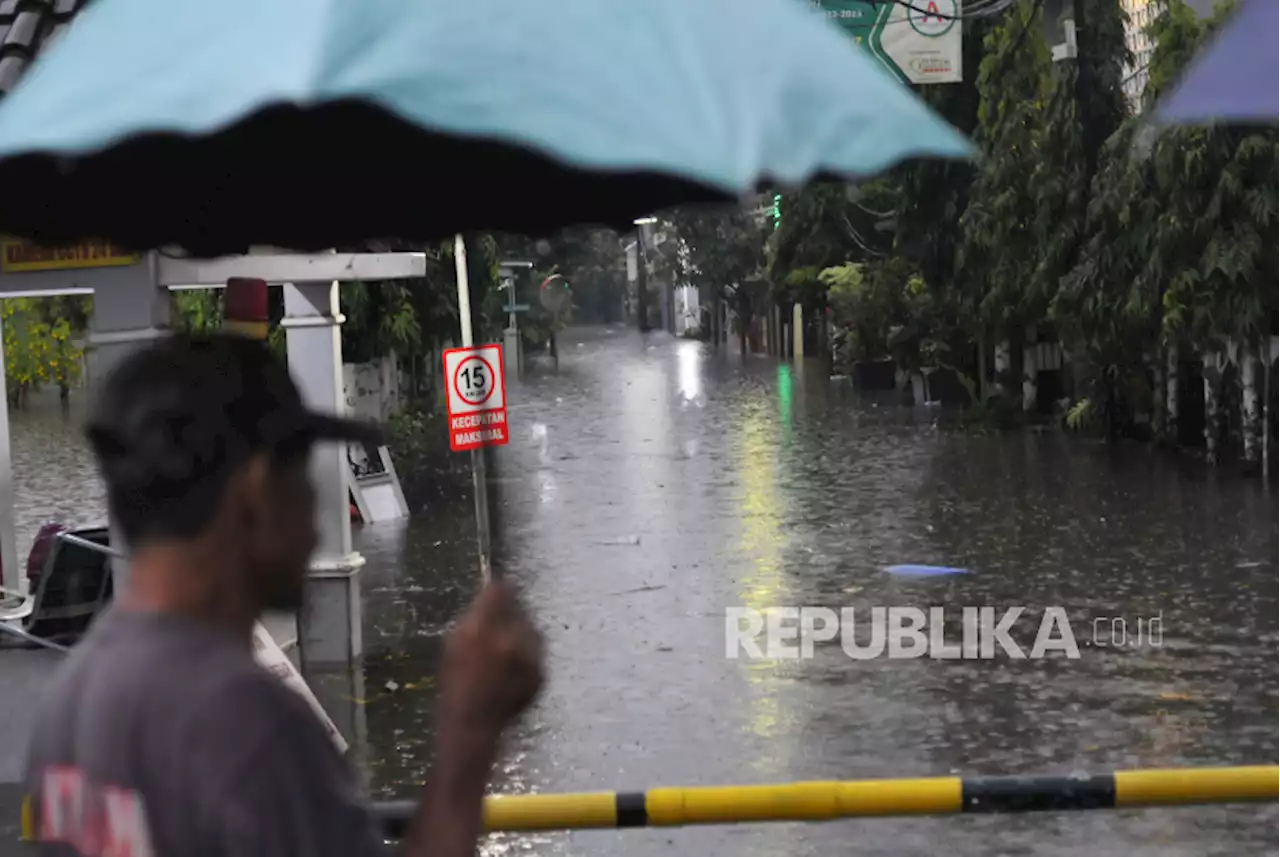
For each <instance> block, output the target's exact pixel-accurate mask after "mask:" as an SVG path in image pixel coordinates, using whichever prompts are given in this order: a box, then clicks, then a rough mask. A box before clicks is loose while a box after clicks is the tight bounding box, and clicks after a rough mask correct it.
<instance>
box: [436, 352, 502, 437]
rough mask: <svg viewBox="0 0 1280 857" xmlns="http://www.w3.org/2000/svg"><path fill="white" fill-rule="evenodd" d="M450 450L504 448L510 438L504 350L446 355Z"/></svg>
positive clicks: (446, 353)
mask: <svg viewBox="0 0 1280 857" xmlns="http://www.w3.org/2000/svg"><path fill="white" fill-rule="evenodd" d="M444 384H445V389H446V390H448V392H449V395H448V403H449V448H450V449H452V450H453V451H454V452H464V451H466V450H468V449H479V448H480V447H482V446H502V445H503V444H505V443H506V442H507V440H508V434H507V390H506V383H505V381H504V379H503V376H502V347H501V346H499V345H480V346H477V347H474V348H450V349H448V350H447V351H445V352H444Z"/></svg>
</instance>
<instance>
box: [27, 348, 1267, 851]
mask: <svg viewBox="0 0 1280 857" xmlns="http://www.w3.org/2000/svg"><path fill="white" fill-rule="evenodd" d="M561 353H562V359H561V365H560V369H559V371H558V372H556V373H552V372H551V371H550V370H549V369H542V370H541V371H539V372H538V373H535V374H534V375H533V376H532V377H531V378H530V379H529V380H528V381H527V382H526V383H525V384H523V385H521V386H515V385H514V384H513V382H512V381H511V380H509V381H508V389H509V392H508V398H509V401H510V420H511V425H512V441H511V445H510V446H509V447H508V448H506V449H505V450H502V453H501V455H500V456H499V469H500V473H499V483H498V484H499V486H500V491H501V498H502V502H503V508H504V521H503V528H504V531H503V538H504V553H505V554H506V555H507V556H509V557H510V558H511V563H510V566H509V571H510V573H511V575H512V577H513V578H514V579H516V580H518V581H519V584H520V586H521V587H522V588H523V589H524V590H525V592H526V593H527V597H528V599H529V603H530V606H531V608H532V610H533V611H534V613H535V615H536V616H537V619H538V621H539V623H540V624H541V626H542V627H543V629H544V631H545V633H546V635H547V643H548V650H549V683H548V686H547V689H546V692H545V694H544V696H543V698H542V700H541V702H540V703H539V705H538V706H537V708H536V709H535V711H533V712H532V713H531V715H530V716H529V717H528V718H527V720H526V721H525V722H524V724H523V725H522V727H521V728H520V730H519V732H518V734H516V735H514V736H513V738H512V741H511V746H510V748H509V753H508V758H507V761H506V763H505V766H504V768H503V771H502V773H501V775H500V777H499V781H498V782H497V784H496V786H495V788H496V789H497V790H500V791H513V792H514V791H575V790H614V789H617V790H636V789H645V788H650V787H655V786H679V785H712V784H732V783H750V782H761V783H764V782H781V781H788V780H798V779H855V778H867V777H908V776H931V775H947V774H952V773H962V774H1006V773H1007V774H1016V773H1065V772H1071V771H1076V770H1083V769H1088V770H1093V771H1098V772H1103V771H1107V770H1111V769H1115V768H1133V767H1167V766H1177V765H1209V764H1214V765H1229V764H1274V763H1275V761H1276V758H1277V697H1276V687H1277V665H1276V664H1277V662H1276V651H1277V583H1276V581H1277V568H1276V564H1275V562H1276V555H1277V528H1276V520H1277V504H1276V500H1275V498H1274V497H1273V496H1271V495H1269V494H1268V493H1267V492H1266V491H1265V490H1264V489H1263V488H1262V487H1261V486H1260V485H1258V484H1255V483H1254V482H1251V481H1247V480H1244V479H1239V478H1236V477H1233V476H1231V475H1228V474H1223V473H1218V472H1214V471H1211V470H1204V469H1201V468H1199V467H1197V466H1192V465H1190V464H1188V463H1179V462H1175V461H1173V460H1171V459H1170V458H1169V457H1167V456H1165V455H1163V454H1158V453H1153V452H1150V451H1148V450H1147V449H1146V448H1144V447H1139V446H1121V447H1115V448H1108V447H1106V446H1103V445H1100V444H1096V443H1093V442H1091V441H1083V440H1078V439H1072V438H1069V437H1067V436H1065V435H1064V434H1062V433H1060V432H1056V431H1050V432H1043V433H1037V432H1025V433H1014V434H1008V435H996V434H986V435H984V434H974V433H960V432H956V431H949V430H947V429H946V428H945V426H938V425H936V423H937V421H938V420H939V419H942V418H943V417H940V415H939V413H938V412H937V411H936V410H933V409H924V408H920V409H911V408H903V407H898V406H892V405H889V404H886V403H881V404H879V405H877V404H875V403H871V402H866V401H860V400H859V399H857V397H856V396H855V395H854V394H853V393H852V391H851V390H849V389H848V388H847V387H845V386H842V385H841V384H838V383H835V382H832V381H830V380H829V379H828V378H827V376H826V373H825V372H824V371H820V369H819V365H818V363H817V362H811V363H810V364H809V365H806V366H804V367H802V368H800V369H799V370H797V369H796V368H794V367H788V366H785V365H784V366H779V365H778V364H777V362H776V361H774V360H772V359H769V358H765V357H751V358H746V360H745V361H744V360H743V359H741V358H739V357H738V356H737V355H736V354H735V353H732V349H731V353H730V355H729V356H725V355H724V354H723V353H721V354H716V353H715V352H713V351H712V350H711V349H710V347H709V346H706V345H703V344H700V343H696V342H686V341H680V340H675V339H671V338H669V337H666V336H663V335H661V334H654V335H651V336H650V337H649V338H648V339H647V340H645V339H642V338H641V336H640V335H639V334H637V333H635V332H633V331H630V330H627V329H623V328H620V327H618V328H613V329H603V328H595V329H581V330H571V331H569V332H568V333H567V334H565V336H564V344H562V346H561ZM12 420H13V444H14V456H15V473H16V478H17V482H18V501H19V508H18V523H19V532H20V537H21V548H20V553H21V554H22V555H24V556H25V553H26V551H27V549H28V547H29V545H30V541H31V538H32V536H34V534H35V531H36V529H37V528H38V527H39V524H40V523H41V522H42V521H44V520H48V519H51V518H58V519H62V520H65V521H69V522H73V523H95V522H97V521H100V520H102V519H103V513H102V496H101V494H102V492H101V489H100V487H99V485H98V483H97V480H96V478H94V474H93V471H92V467H91V463H90V461H89V459H88V455H87V453H86V451H85V450H84V447H83V444H82V443H81V442H80V441H79V439H78V434H77V431H78V429H77V428H76V425H77V422H78V419H77V410H76V406H73V408H72V409H71V412H70V413H69V414H65V415H64V414H63V413H62V412H61V411H60V410H59V409H58V408H57V407H56V403H55V404H53V405H52V406H48V407H46V406H45V404H44V403H41V404H40V405H39V406H38V407H36V408H35V409H33V410H32V411H31V412H29V413H15V414H14V415H13V417H12ZM442 430H443V427H442ZM356 538H357V545H358V548H359V549H360V550H361V551H362V552H363V553H364V554H365V556H366V557H367V558H368V560H369V565H368V566H367V567H366V571H365V573H364V585H365V592H366V601H365V635H366V648H367V664H366V667H365V673H366V687H367V689H368V694H367V699H366V710H367V719H368V728H369V742H370V748H369V754H370V757H371V760H372V763H371V765H372V781H373V786H374V791H375V794H376V795H377V796H378V797H410V796H414V795H416V793H417V786H418V784H419V783H420V782H421V781H422V779H423V778H424V776H425V773H426V772H427V770H428V768H429V765H430V745H431V738H430V733H431V716H430V706H431V701H432V697H433V694H434V688H433V682H432V680H431V675H432V674H433V673H434V670H435V663H436V659H437V657H438V652H439V644H440V640H441V635H442V633H443V631H444V630H445V628H446V626H447V623H448V621H449V620H450V619H451V618H452V617H453V616H455V615H456V614H457V612H458V611H459V610H460V609H461V608H462V607H463V606H464V605H465V603H466V601H467V600H468V599H469V597H470V595H471V594H472V592H473V591H474V589H475V586H476V582H477V581H476V579H475V575H476V571H475V569H476V563H475V559H474V521H473V507H472V505H471V500H470V498H469V497H467V496H459V497H455V498H454V499H453V500H452V501H451V502H438V501H436V502H432V503H429V504H427V507H426V508H425V509H421V510H416V512H415V517H414V518H413V519H412V520H411V521H410V522H408V524H407V525H390V526H379V527H366V528H364V529H362V530H359V531H357V536H356ZM902 563H928V564H936V565H945V566H958V567H961V568H964V569H967V570H969V573H968V574H964V575H958V576H949V577H932V578H916V579H911V578H902V577H895V576H891V575H888V574H886V573H884V571H883V570H882V569H883V568H884V567H885V566H891V565H895V564H902ZM966 605H971V606H980V605H985V606H993V607H995V610H996V614H997V615H999V614H1000V613H1001V612H1002V611H1003V610H1004V609H1006V608H1009V607H1015V606H1022V607H1025V608H1026V614H1027V618H1026V619H1025V620H1024V621H1022V622H1020V623H1019V624H1018V625H1017V626H1016V629H1015V631H1013V632H1012V633H1011V636H1012V637H1013V638H1014V639H1015V640H1017V641H1018V642H1019V643H1020V644H1022V645H1023V648H1024V650H1027V649H1029V648H1030V645H1031V643H1032V641H1033V640H1034V639H1035V636H1036V631H1037V628H1038V626H1039V621H1040V615H1041V613H1042V611H1043V610H1044V609H1045V608H1046V607H1062V608H1064V609H1065V610H1066V612H1067V614H1068V615H1069V616H1070V617H1071V620H1072V624H1071V627H1072V629H1073V630H1074V631H1075V634H1076V641H1077V643H1078V644H1079V647H1080V657H1079V658H1078V659H1067V658H1065V657H1064V656H1062V655H1061V654H1051V655H1049V656H1048V657H1047V658H1046V659H1041V660H1034V659H1021V660H1019V659H1013V658H1009V657H1004V656H997V657H996V658H994V659H990V660H935V659H930V658H920V659H912V660H893V659H888V658H883V657H882V658H876V659H872V660H855V659H852V658H850V657H848V656H847V655H846V654H845V653H844V652H843V651H842V649H841V647H840V645H839V644H838V642H834V641H833V642H832V643H830V644H826V645H820V646H819V647H818V648H817V650H816V653H815V656H814V657H813V658H812V659H807V660H777V661H767V660H752V659H748V658H746V657H741V658H739V659H730V658H728V657H726V645H725V639H726V630H725V615H726V610H727V609H729V608H733V607H755V608H765V607H769V606H827V607H833V608H840V607H851V608H854V609H855V610H857V611H860V612H859V613H858V614H857V615H858V616H859V617H862V616H869V615H870V612H869V611H870V609H871V608H872V607H895V606H897V607H921V608H924V609H926V610H927V609H928V608H930V607H946V608H948V620H949V624H950V620H951V619H952V618H954V620H955V623H956V625H957V627H958V624H959V616H960V609H961V608H962V607H963V606H966ZM951 611H954V612H951ZM1157 618H1158V619H1159V627H1160V629H1161V637H1160V639H1159V641H1158V642H1159V644H1158V645H1155V644H1153V643H1152V641H1149V640H1145V639H1144V640H1138V639H1136V638H1137V635H1138V633H1139V629H1140V628H1147V629H1149V628H1150V627H1151V626H1150V620H1152V619H1157ZM1095 628H1102V629H1103V631H1104V633H1103V634H1102V635H1101V636H1099V637H1093V634H1092V629H1095ZM1113 628H1121V629H1123V630H1122V631H1121V633H1120V636H1118V637H1117V636H1115V634H1114V632H1113V630H1112V629H1113ZM949 639H955V640H958V639H959V637H958V634H957V635H956V636H954V637H949ZM1276 840H1277V811H1276V808H1275V807H1268V806H1262V807H1207V808H1205V807H1201V808H1191V809H1186V810H1163V809H1161V810H1150V811H1143V812H1135V811H1125V812H1094V813H1087V814H1086V813H1077V814H1053V815H1051V814H1045V815H1029V816H1013V817H994V816H985V817H972V816H965V817H950V818H925V819H886V820H869V821H844V822H834V823H830V824H821V825H819V824H813V825H756V826H737V827H719V828H701V829H679V830H669V831H664V830H658V829H646V830H624V831H596V832H583V833H574V834H567V833H566V834H560V833H556V834H547V835H540V836H522V837H495V838H493V839H491V840H490V841H489V843H488V845H487V846H486V853H489V854H508V853H510V854H519V853H530V854H539V855H584V857H586V856H587V855H590V856H591V857H595V856H596V855H600V857H603V855H619V857H621V855H628V857H630V855H666V854H703V855H714V857H756V855H759V856H760V857H764V855H786V857H807V855H823V857H831V855H836V854H856V855H936V854H943V853H946V854H949V855H957V857H959V855H965V857H967V855H993V854H999V855H1034V857H1056V855H1072V857H1077V855H1080V854H1102V855H1124V857H1145V855H1157V854H1159V855H1187V856H1188V857H1192V855H1195V857H1202V855H1218V854H1221V855H1232V857H1236V855H1253V854H1267V853H1270V854H1274V853H1276V844H1275V843H1276Z"/></svg>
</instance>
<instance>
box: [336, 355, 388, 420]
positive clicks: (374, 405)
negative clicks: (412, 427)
mask: <svg viewBox="0 0 1280 857" xmlns="http://www.w3.org/2000/svg"><path fill="white" fill-rule="evenodd" d="M342 392H343V394H344V396H345V397H346V401H347V411H348V413H350V414H351V415H353V416H356V417H360V418H361V419H366V420H373V421H375V422H380V423H382V422H386V421H387V419H389V418H390V417H391V415H392V414H394V413H395V412H396V411H397V410H398V409H399V407H400V373H399V371H398V369H397V366H396V358H395V355H389V356H387V357H383V358H382V359H381V360H375V361H373V362H370V363H358V364H357V363H344V364H342Z"/></svg>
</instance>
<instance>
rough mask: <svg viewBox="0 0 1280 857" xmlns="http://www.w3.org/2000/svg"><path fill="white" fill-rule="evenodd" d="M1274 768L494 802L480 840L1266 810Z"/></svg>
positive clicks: (385, 811)
mask: <svg viewBox="0 0 1280 857" xmlns="http://www.w3.org/2000/svg"><path fill="white" fill-rule="evenodd" d="M1278 784H1280V767H1277V766H1275V765H1257V766H1251V767H1237V768H1168V769H1163V770H1145V771H1116V772H1115V773H1110V774H1080V775H1070V776H1028V777H926V778H920V779H901V780H849V781H835V782H805V783H784V784H779V785H757V786H698V787H691V788H657V789H650V790H649V791H644V792H584V793H579V794H534V795H495V796H492V797H489V798H487V799H486V800H485V808H484V809H485V813H484V820H485V829H486V830H488V831H489V832H494V833H496V832H499V831H527V830H586V829H593V828H619V827H681V826H686V825H695V824H743V823H751V822H768V821H830V820H833V819H838V818H883V817H888V816H905V815H954V814H959V813H1004V812H1037V811H1040V812H1053V811H1071V810H1089V809H1121V808H1136V807H1159V806H1185V805H1192V804H1223V803H1255V802H1267V801H1270V802H1273V803H1274V802H1275V801H1276V800H1277V798H1278V797H1280V788H1278ZM415 808H416V804H415V803H414V802H412V801H403V802H392V803H380V804H377V805H375V807H374V811H375V812H376V813H377V815H378V818H379V820H380V821H381V823H382V826H383V830H384V832H385V834H386V836H387V838H388V839H399V838H401V837H402V836H403V835H404V832H405V830H406V829H407V828H408V824H409V820H410V819H411V818H412V816H413V812H414V810H415Z"/></svg>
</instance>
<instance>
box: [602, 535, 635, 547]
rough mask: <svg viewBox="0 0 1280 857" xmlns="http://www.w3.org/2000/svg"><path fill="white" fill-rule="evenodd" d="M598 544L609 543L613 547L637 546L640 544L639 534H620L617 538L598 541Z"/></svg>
mask: <svg viewBox="0 0 1280 857" xmlns="http://www.w3.org/2000/svg"><path fill="white" fill-rule="evenodd" d="M596 544H601V545H609V546H613V547H635V546H636V545H638V544H640V537H639V536H619V537H618V538H616V539H604V540H602V541H599V542H596Z"/></svg>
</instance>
